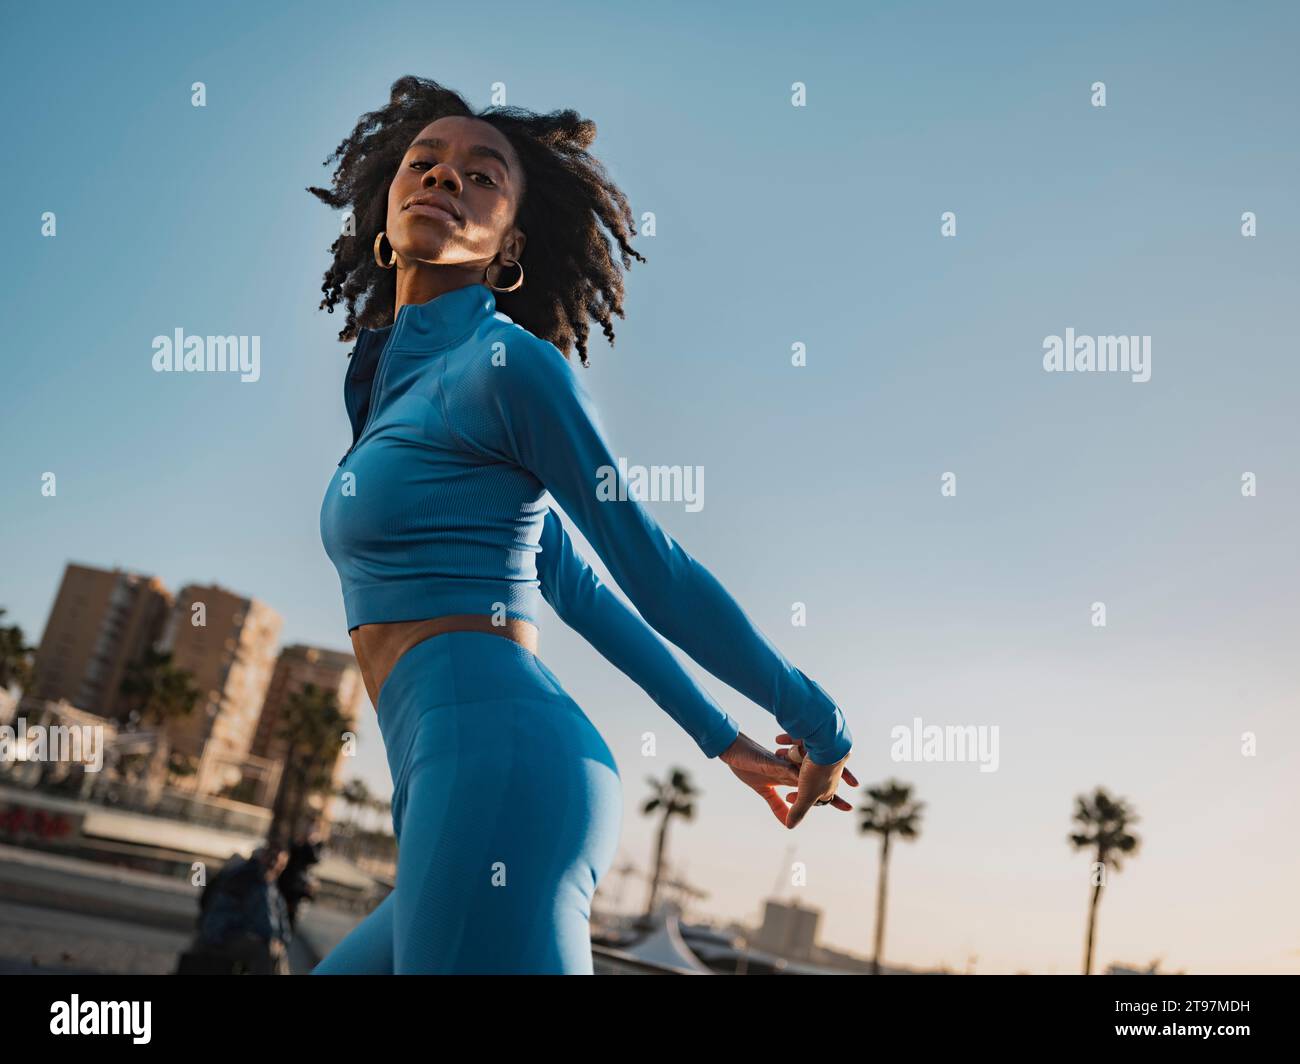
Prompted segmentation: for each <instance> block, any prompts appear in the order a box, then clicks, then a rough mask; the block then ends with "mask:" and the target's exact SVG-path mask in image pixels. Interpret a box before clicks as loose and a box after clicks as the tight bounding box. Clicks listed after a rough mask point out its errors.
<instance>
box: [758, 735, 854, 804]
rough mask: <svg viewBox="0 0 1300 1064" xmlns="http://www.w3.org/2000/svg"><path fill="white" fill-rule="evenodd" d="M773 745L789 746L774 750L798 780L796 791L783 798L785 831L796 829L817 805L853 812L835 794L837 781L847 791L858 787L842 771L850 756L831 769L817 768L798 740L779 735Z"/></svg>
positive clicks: (837, 762) (801, 742)
mask: <svg viewBox="0 0 1300 1064" xmlns="http://www.w3.org/2000/svg"><path fill="white" fill-rule="evenodd" d="M776 741H777V742H778V743H789V744H790V745H789V746H788V747H785V748H782V749H780V750H778V751H777V752H776V753H777V756H778V757H782V758H785V759H786V760H787V761H789V762H790V763H791V764H792V765H797V766H798V767H799V778H798V780H797V781H796V786H797V787H798V790H796V791H794V792H792V793H790V794H787V795H786V796H785V800H786V801H787V802H789V803H790V811H789V813H788V814H787V816H786V818H785V826H786V827H788V828H793V827H796V826H797V825H798V824H799V822H800V821H801V820H803V818H804V817H805V816H806V815H807V813H808V810H809V809H811V808H812V807H813V806H814V805H816V804H817V803H819V802H825V804H826V805H830V806H833V807H834V808H836V809H842V810H844V811H846V812H847V811H850V810H852V809H853V806H851V805H849V803H848V802H846V801H845V800H844V799H843V798H841V797H840V796H839V795H837V794H836V793H835V789H836V788H837V787H838V786H839V783H840V779H841V778H843V780H844V782H845V783H847V784H848V785H849V786H850V787H856V786H857V785H858V780H857V777H856V776H854V775H853V773H852V772H850V771H849V770H848V769H847V768H846V767H845V762H846V761H848V759H849V757H850V756H851V755H849V754H845V755H844V756H843V757H842V758H841V759H840V760H839V761H836V762H835V764H833V765H819V764H817V763H816V762H815V761H813V760H812V759H811V758H810V757H808V752H807V751H806V750H805V749H804V745H803V740H802V739H794V738H791V737H790V736H789V735H787V734H786V733H785V732H782V733H781V734H780V735H778V736H777V737H776Z"/></svg>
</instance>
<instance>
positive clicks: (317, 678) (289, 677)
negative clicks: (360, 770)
mask: <svg viewBox="0 0 1300 1064" xmlns="http://www.w3.org/2000/svg"><path fill="white" fill-rule="evenodd" d="M307 684H315V685H316V687H318V688H320V689H321V690H324V691H329V692H330V693H332V694H333V695H334V697H335V699H336V700H337V702H338V705H339V709H340V710H341V711H342V713H343V715H344V716H345V717H347V718H348V719H350V720H353V721H356V720H358V718H359V715H360V712H361V707H362V704H363V702H364V701H365V700H366V697H367V696H366V687H365V683H364V682H363V681H362V678H361V669H360V668H359V667H358V666H357V662H356V658H354V657H353V656H352V654H351V653H344V652H342V651H338V650H326V649H324V648H322V647H311V646H304V645H302V644H299V643H296V644H294V645H292V646H288V647H285V648H284V650H282V651H281V652H280V656H279V658H278V659H277V661H276V663H275V672H274V673H273V674H272V676H271V683H270V687H269V689H268V690H267V693H266V701H265V702H264V703H263V704H262V714H261V718H260V719H259V720H258V724H257V732H256V734H255V735H254V737H253V744H252V748H251V751H250V753H251V754H253V755H254V756H255V757H258V758H265V759H266V760H267V761H268V762H274V763H280V762H282V761H283V760H284V758H285V756H286V749H285V743H284V741H283V740H281V739H280V738H278V735H277V733H278V732H279V729H280V722H281V721H282V719H283V717H284V711H285V705H286V703H287V702H288V700H289V698H290V697H291V696H292V695H293V694H294V693H296V692H298V691H301V690H302V689H303V687H305V686H306V685H307ZM344 760H345V759H344V757H343V755H342V751H341V750H340V752H339V753H338V754H336V755H335V757H334V763H333V764H332V765H330V766H328V767H329V770H330V773H331V776H332V779H333V781H334V786H335V787H338V786H339V784H340V783H341V782H342V776H343V769H344ZM332 806H333V799H328V800H326V801H325V802H324V803H323V806H322V808H321V810H320V811H321V812H323V814H324V815H325V817H326V818H327V819H328V818H329V817H330V814H331V811H332Z"/></svg>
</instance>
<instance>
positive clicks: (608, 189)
mask: <svg viewBox="0 0 1300 1064" xmlns="http://www.w3.org/2000/svg"><path fill="white" fill-rule="evenodd" d="M448 115H454V116H458V117H463V118H477V119H480V120H481V121H484V122H488V123H490V124H491V125H493V126H494V127H496V129H498V130H499V131H500V132H501V133H502V134H503V135H504V136H505V137H506V138H507V139H508V140H509V141H510V144H511V146H512V147H513V148H514V150H515V153H516V154H517V155H518V156H519V160H520V162H521V163H522V164H523V168H524V176H525V180H524V192H523V198H522V200H521V201H520V204H519V210H518V214H517V215H516V218H515V225H517V226H518V227H519V228H520V229H522V230H523V231H524V234H525V235H526V236H527V238H528V239H527V241H526V242H525V245H524V251H523V254H522V255H521V256H520V265H521V266H524V267H525V268H526V271H527V277H528V283H527V284H525V285H524V286H523V287H522V288H520V289H518V290H517V291H514V292H510V293H505V292H501V293H497V294H496V299H497V306H498V308H499V309H500V310H501V312H502V313H504V314H506V315H507V316H509V317H510V318H511V319H513V320H514V321H515V322H517V323H518V324H519V325H522V326H523V327H524V328H525V329H527V330H528V331H529V332H531V333H533V334H534V335H535V336H539V337H541V338H542V339H544V340H548V341H550V342H551V343H552V344H554V345H555V346H556V347H557V348H559V350H560V351H561V352H563V353H564V355H565V356H566V357H567V356H568V354H569V351H570V350H571V349H574V348H576V350H577V352H578V358H579V360H580V361H581V362H582V364H583V365H584V366H586V365H587V364H588V363H587V336H588V333H589V330H588V321H589V320H590V321H594V322H598V323H599V324H600V327H601V330H602V332H604V334H605V338H606V339H607V340H608V341H609V343H610V345H611V346H612V345H613V343H614V326H613V324H612V319H613V317H614V315H618V317H620V318H622V317H623V316H624V314H623V272H622V270H620V269H619V265H618V262H616V261H615V259H614V254H613V246H612V244H611V242H610V236H612V237H613V238H614V240H615V241H616V242H617V244H618V251H619V255H620V258H621V261H622V265H623V269H624V270H627V269H630V268H631V266H632V259H633V258H635V259H637V260H639V261H640V262H645V258H644V257H643V256H642V255H640V254H639V253H638V252H637V251H635V250H634V249H633V248H632V246H631V245H630V244H629V243H628V238H629V237H634V236H635V235H636V222H635V220H634V218H633V216H632V210H631V208H630V207H629V206H628V202H627V198H626V197H625V196H624V195H623V193H622V192H621V191H620V190H619V189H618V187H617V186H616V185H615V184H614V183H613V182H612V181H611V180H610V178H609V177H608V175H607V174H606V173H605V170H604V167H602V166H601V164H600V162H599V161H598V160H596V159H595V158H593V157H592V156H591V155H590V154H588V152H587V148H588V147H589V146H590V145H591V143H592V141H594V140H595V139H596V123H595V122H592V121H591V120H590V119H587V118H583V117H582V116H581V115H579V114H578V113H577V112H576V111H573V110H567V109H566V110H563V111H552V112H550V113H549V114H538V113H536V112H533V111H527V110H524V109H523V108H519V107H491V108H488V109H487V110H485V111H480V112H477V113H476V112H475V111H474V110H473V109H472V108H471V107H470V106H469V104H468V103H466V102H465V99H464V98H463V97H462V96H460V95H459V94H458V93H455V92H453V91H451V90H450V89H447V88H444V87H443V86H441V85H439V84H438V83H437V82H436V81H430V80H429V79H428V78H417V77H404V78H399V79H398V80H397V81H395V82H393V86H392V89H391V90H390V97H389V102H388V106H386V107H382V108H380V109H379V110H377V111H371V112H369V113H367V114H364V115H362V116H361V119H360V120H359V121H358V122H357V124H356V126H355V127H354V128H353V130H352V132H351V133H350V134H349V135H348V136H347V138H346V139H344V141H343V142H342V143H341V144H340V145H339V146H338V148H336V149H335V150H334V152H333V154H332V155H330V156H329V157H328V158H326V160H325V163H324V165H326V166H329V164H330V163H331V162H332V161H334V160H335V159H337V160H338V166H337V167H336V169H335V171H334V176H333V179H332V181H331V187H330V188H315V187H309V188H308V189H307V191H308V192H310V193H312V194H313V195H314V196H316V197H317V198H318V199H320V200H322V201H323V202H325V203H327V204H328V205H329V206H331V207H336V208H343V207H350V208H351V209H352V211H353V218H354V223H355V226H354V227H355V230H356V234H355V235H352V234H348V233H344V234H342V235H341V236H339V238H338V239H337V240H336V241H334V243H333V245H332V246H331V248H330V250H331V251H332V252H333V254H334V261H333V262H331V263H330V267H329V269H328V270H326V271H325V280H324V283H323V284H322V285H321V291H322V292H324V293H325V298H324V299H322V300H321V302H320V306H321V307H322V308H323V309H325V310H328V311H329V312H330V313H331V314H332V313H334V307H335V306H336V305H337V304H338V303H339V302H340V301H343V302H344V303H345V304H346V305H347V310H348V318H347V323H346V324H345V325H344V327H343V329H342V330H341V331H340V332H339V339H340V340H353V339H355V338H356V334H357V329H358V328H359V327H360V326H365V327H367V328H382V327H383V326H385V325H389V324H391V323H392V321H393V304H394V303H395V302H396V298H397V278H396V271H394V270H385V269H381V268H380V267H379V266H378V265H377V264H376V263H375V260H374V255H373V251H372V246H373V243H374V234H376V233H377V232H379V230H381V229H383V228H384V226H385V224H386V223H387V217H388V187H389V185H390V184H391V183H392V181H393V177H394V175H395V174H396V172H397V167H398V165H399V164H400V163H401V160H402V156H403V155H405V154H406V149H407V148H408V147H409V146H410V143H411V141H412V140H414V139H415V136H416V134H418V133H419V132H420V130H422V129H423V128H424V127H425V126H427V125H428V124H429V123H430V122H433V121H435V120H436V119H439V118H443V117H446V116H448ZM602 227H603V229H602ZM604 230H608V234H609V235H608V236H607V235H606V232H605V231H604ZM358 301H360V303H361V306H360V309H359V310H358V307H357V303H358Z"/></svg>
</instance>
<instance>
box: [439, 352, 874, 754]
mask: <svg viewBox="0 0 1300 1064" xmlns="http://www.w3.org/2000/svg"><path fill="white" fill-rule="evenodd" d="M493 339H494V340H497V339H499V336H494V337H493ZM441 396H442V402H443V414H444V417H445V418H447V424H448V425H450V426H451V428H452V430H453V431H454V432H455V433H456V434H457V435H458V436H459V437H460V438H461V440H462V442H463V443H464V444H465V446H466V447H468V448H469V449H470V450H472V451H474V452H476V453H479V454H483V455H485V456H489V457H493V458H496V459H499V460H501V461H508V462H512V463H514V464H516V465H518V466H521V467H522V468H524V469H527V470H529V471H530V472H532V474H533V475H534V476H536V477H537V479H538V480H539V481H540V482H541V483H542V485H543V486H544V487H545V488H547V489H548V490H549V491H550V493H551V495H552V496H553V497H554V498H555V500H556V501H557V502H558V503H559V504H560V506H561V507H562V508H563V509H564V512H565V513H566V514H568V515H569V517H570V518H572V520H573V521H574V523H575V524H576V525H577V526H578V528H579V529H580V530H581V531H582V534H583V535H584V536H586V538H587V539H588V540H589V541H590V542H591V544H592V545H593V546H594V547H595V548H596V551H597V552H598V553H599V554H600V556H601V558H602V559H603V560H604V561H605V564H606V565H607V566H608V567H609V570H610V573H611V574H612V575H613V577H614V579H615V580H616V581H618V584H619V586H620V587H621V588H622V589H623V590H624V591H625V592H626V593H627V596H628V598H630V599H631V600H632V603H633V605H635V606H636V608H637V610H638V611H640V613H641V616H642V617H644V618H645V620H646V622H647V623H648V624H650V625H651V626H653V627H654V628H655V629H657V630H658V631H659V632H660V633H662V634H663V635H664V636H665V637H666V638H667V639H668V640H670V641H671V642H673V643H675V644H676V645H677V646H679V647H680V648H681V649H682V650H684V651H685V652H686V653H687V654H689V655H690V656H691V657H692V658H694V659H695V660H696V661H697V662H699V664H700V665H702V666H703V667H704V668H705V669H707V670H708V671H709V672H710V673H712V674H713V675H714V676H716V677H717V678H718V679H720V680H722V681H723V682H724V683H726V684H727V685H728V686H730V687H733V688H735V689H736V690H737V691H739V692H740V693H741V694H743V695H745V696H746V697H747V698H749V699H751V700H753V701H754V702H757V703H758V704H759V705H760V706H762V707H763V708H764V709H766V710H767V711H768V712H770V713H771V714H772V715H773V716H775V717H776V719H777V721H778V722H780V724H781V727H782V728H783V729H784V730H785V731H786V732H787V733H788V734H789V735H791V736H793V737H794V738H795V739H801V740H803V743H804V748H805V749H806V750H807V751H808V754H809V755H810V757H811V759H812V761H813V762H814V763H815V764H821V765H829V764H834V763H836V762H838V761H840V760H842V759H843V758H844V757H845V755H846V754H847V753H848V752H849V748H850V747H851V746H852V743H853V738H852V735H851V734H850V732H849V728H848V724H847V722H846V721H845V719H844V714H843V713H842V712H841V711H840V709H839V707H838V706H836V704H835V703H834V701H832V699H831V697H830V696H829V695H828V694H827V693H826V692H825V691H824V690H822V688H821V687H820V686H819V685H818V684H817V683H816V682H815V681H813V680H811V679H810V678H809V677H807V676H806V675H804V673H803V672H802V671H801V670H799V669H797V668H795V667H794V666H793V665H792V664H790V662H789V661H787V660H786V659H785V658H784V657H783V656H782V655H781V653H780V651H778V650H777V649H776V647H774V646H773V645H772V644H771V643H770V642H769V641H768V639H767V638H766V637H765V636H764V635H763V633H762V632H760V631H759V630H758V628H757V627H755V625H754V624H753V622H752V621H750V619H749V618H748V617H747V616H746V615H745V612H744V611H743V610H742V609H741V608H740V605H739V604H738V603H737V602H736V600H735V599H734V598H732V597H731V595H730V594H728V592H727V590H726V588H724V587H723V586H722V585H721V584H720V583H719V582H718V581H717V580H716V579H715V578H714V576H713V575H712V574H711V573H710V572H709V571H708V570H707V569H706V568H705V567H704V566H703V565H701V564H700V563H699V562H697V561H696V560H695V559H694V558H692V557H691V556H690V555H689V554H688V553H687V552H686V551H685V550H684V549H683V548H682V547H681V546H680V545H679V544H678V543H677V542H676V541H675V540H673V538H672V537H671V536H669V535H668V533H667V532H665V531H664V530H663V529H662V528H661V527H660V526H659V524H658V523H657V522H656V521H655V519H654V517H653V516H652V515H651V514H650V513H649V511H648V510H646V509H645V508H644V507H643V506H642V505H641V503H640V502H639V501H637V500H636V499H633V498H630V497H629V494H630V493H629V492H628V490H627V484H626V481H624V480H622V478H621V477H620V475H619V469H618V460H617V459H616V458H615V456H614V455H613V453H612V452H611V450H610V448H609V445H608V444H607V442H606V439H605V434H604V431H603V429H602V427H601V424H600V421H599V417H598V415H597V413H596V409H595V406H594V404H593V403H592V401H591V398H590V396H589V395H588V394H587V391H586V389H585V388H584V387H583V385H582V384H581V382H580V381H579V380H578V378H577V376H576V373H575V371H574V369H573V367H572V366H570V365H569V363H568V361H567V360H566V359H565V358H564V356H563V355H562V354H560V351H559V349H558V348H556V347H555V346H554V345H553V344H550V343H548V342H546V341H544V340H539V339H538V338H537V337H535V336H533V334H532V333H529V332H527V331H526V330H524V329H521V328H518V327H515V328H513V329H511V330H510V333H509V335H508V336H507V343H506V351H505V353H504V357H496V356H495V355H494V352H493V350H492V349H491V348H487V349H485V350H484V351H483V352H482V354H481V355H480V356H479V357H477V358H473V359H470V360H469V361H468V362H466V363H462V364H458V365H457V366H456V367H454V368H451V369H447V370H446V371H445V372H444V374H443V379H442V391H441ZM448 415H453V416H448Z"/></svg>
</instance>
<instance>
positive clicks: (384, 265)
mask: <svg viewBox="0 0 1300 1064" xmlns="http://www.w3.org/2000/svg"><path fill="white" fill-rule="evenodd" d="M383 239H384V231H383V230H382V229H381V230H379V233H378V235H377V236H376V237H375V264H376V265H377V266H378V267H379V268H380V269H381V270H391V269H392V268H393V267H394V266H396V265H397V248H395V247H393V245H392V242H391V241H390V242H389V244H388V247H389V249H390V250H391V251H392V254H391V255H389V256H388V262H384V260H383V259H381V258H380V257H379V242H380V241H381V240H383Z"/></svg>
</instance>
